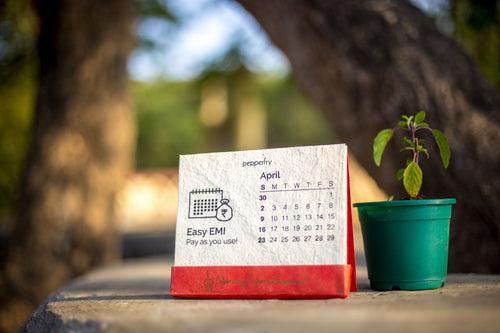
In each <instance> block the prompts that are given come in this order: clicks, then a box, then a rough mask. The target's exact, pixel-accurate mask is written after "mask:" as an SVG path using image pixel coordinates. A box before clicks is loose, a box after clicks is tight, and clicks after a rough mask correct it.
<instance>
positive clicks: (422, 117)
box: [415, 111, 425, 125]
mask: <svg viewBox="0 0 500 333" xmlns="http://www.w3.org/2000/svg"><path fill="white" fill-rule="evenodd" d="M424 120H425V111H420V112H419V113H417V115H416V116H415V123H417V125H418V124H420V123H421V122H423V121H424Z"/></svg>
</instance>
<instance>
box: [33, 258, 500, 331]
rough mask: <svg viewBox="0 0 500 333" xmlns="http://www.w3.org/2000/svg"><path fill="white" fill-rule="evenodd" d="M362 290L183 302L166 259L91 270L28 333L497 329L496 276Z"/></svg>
mask: <svg viewBox="0 0 500 333" xmlns="http://www.w3.org/2000/svg"><path fill="white" fill-rule="evenodd" d="M359 273H360V275H361V276H360V278H359V286H360V289H361V291H360V292H357V293H352V294H351V296H350V297H349V298H348V299H346V300H340V299H333V300H300V301H298V300H292V301H280V300H263V301H259V300H257V301H255V300H253V301H249V300H222V301H221V300H183V299H173V298H172V297H170V295H169V294H168V288H169V283H170V281H169V277H170V261H169V260H168V259H161V258H159V259H148V260H143V261H132V262H131V261H129V262H126V263H124V264H121V265H117V266H114V267H106V268H103V269H101V270H97V271H95V272H92V273H90V274H88V275H86V276H84V277H82V278H80V279H78V280H75V281H73V283H71V284H70V285H68V286H67V287H65V288H63V289H62V290H60V291H59V292H57V293H55V294H53V295H52V296H51V297H49V298H48V299H47V301H46V302H45V303H44V304H42V305H40V307H39V308H38V309H37V310H36V311H35V313H34V314H33V315H32V316H31V318H30V319H29V320H28V321H27V323H26V324H25V327H24V331H26V332H176V333H182V332H290V333H292V332H297V333H308V332H336V331H337V332H343V333H348V332H384V333H387V332H405V333H409V332H455V333H456V332H500V276H498V275H495V276H491V275H490V276H488V275H450V276H449V278H448V283H447V284H446V286H445V287H444V288H441V289H437V290H430V291H419V292H405V291H392V292H384V293H382V292H374V291H370V290H368V289H367V287H368V281H367V279H366V271H365V270H363V269H360V271H359Z"/></svg>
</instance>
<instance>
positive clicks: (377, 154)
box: [373, 128, 394, 166]
mask: <svg viewBox="0 0 500 333" xmlns="http://www.w3.org/2000/svg"><path fill="white" fill-rule="evenodd" d="M393 134H394V131H393V130H392V129H390V128H389V129H384V130H381V131H380V132H378V134H377V136H376V137H375V140H373V161H375V164H376V165H377V166H380V160H381V159H382V154H383V153H384V150H385V147H386V146H387V143H388V142H389V140H391V138H392V135H393Z"/></svg>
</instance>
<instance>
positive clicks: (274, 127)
mask: <svg viewBox="0 0 500 333" xmlns="http://www.w3.org/2000/svg"><path fill="white" fill-rule="evenodd" d="M234 75H238V72H237V71H235V72H234ZM221 78H222V79H224V80H227V81H228V82H229V83H231V82H232V81H233V79H234V78H233V77H232V75H231V74H229V75H228V74H226V75H222V76H221ZM245 82H246V83H247V84H253V85H255V86H254V87H246V89H250V90H252V91H253V92H256V93H257V94H258V97H260V100H261V101H262V102H263V105H264V110H265V111H266V116H267V133H268V138H267V141H268V146H270V147H281V146H292V145H308V144H323V143H331V142H332V140H333V135H332V133H331V130H330V128H329V127H328V125H327V122H325V121H324V119H323V115H322V114H320V113H319V112H318V111H317V110H315V109H314V108H313V106H312V105H311V104H310V103H308V101H307V100H306V99H305V97H304V96H303V94H302V93H301V92H300V90H299V89H298V88H297V87H296V85H295V83H294V82H293V80H292V79H291V78H289V77H283V78H276V77H275V78H269V77H265V76H258V77H255V75H254V78H253V79H248V78H247V79H246V81H245ZM132 91H133V97H134V101H135V104H134V107H135V112H136V117H137V124H138V129H139V131H138V132H139V133H138V139H137V153H136V157H137V159H136V160H137V167H138V168H158V167H172V166H177V164H178V156H179V154H192V153H198V152H203V151H217V150H227V149H230V150H233V149H236V147H235V145H234V143H233V141H234V137H233V136H234V133H233V132H229V133H227V134H226V136H227V137H226V142H229V144H228V145H224V146H222V145H221V146H217V145H216V143H215V144H213V145H212V146H210V145H209V143H208V142H210V141H209V140H207V136H208V135H209V131H218V129H217V128H215V129H209V128H207V127H206V126H205V125H203V123H202V122H201V120H200V102H201V101H200V96H201V85H200V82H199V81H192V82H170V81H156V82H151V83H147V82H133V89H132ZM232 98H234V96H229V97H228V102H229V101H230V100H231V99H232ZM230 112H231V111H230ZM231 119H234V115H228V117H227V121H231ZM224 127H225V124H221V125H220V127H219V128H220V130H221V131H223V129H224Z"/></svg>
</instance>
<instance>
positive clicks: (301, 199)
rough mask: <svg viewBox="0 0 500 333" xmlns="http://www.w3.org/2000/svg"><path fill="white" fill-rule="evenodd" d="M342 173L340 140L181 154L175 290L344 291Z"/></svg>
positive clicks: (347, 239)
mask: <svg viewBox="0 0 500 333" xmlns="http://www.w3.org/2000/svg"><path fill="white" fill-rule="evenodd" d="M348 174H349V171H348V163H347V146H346V145H344V144H339V145H322V146H309V147H292V148H278V149H263V150H251V151H241V152H226V153H210V154H196V155H183V156H181V157H180V161H179V208H178V216H177V228H176V245H175V263H174V267H173V268H172V281H171V293H172V295H173V296H177V297H196V298H330V297H347V296H348V293H349V291H353V290H355V289H356V281H355V264H354V252H353V240H352V224H351V210H350V195H349V181H348Z"/></svg>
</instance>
